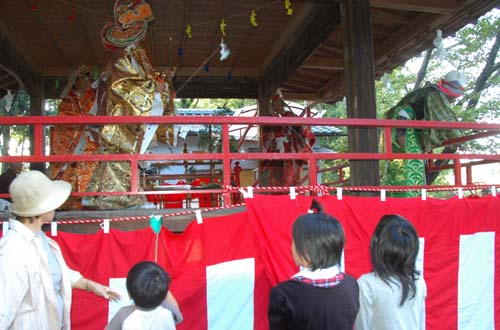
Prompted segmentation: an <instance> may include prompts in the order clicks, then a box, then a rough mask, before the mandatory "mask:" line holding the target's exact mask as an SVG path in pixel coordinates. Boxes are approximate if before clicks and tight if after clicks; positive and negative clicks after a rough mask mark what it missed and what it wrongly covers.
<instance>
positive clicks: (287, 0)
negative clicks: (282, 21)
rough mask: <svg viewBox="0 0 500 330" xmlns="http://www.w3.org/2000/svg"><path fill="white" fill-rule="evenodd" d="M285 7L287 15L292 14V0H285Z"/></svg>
mask: <svg viewBox="0 0 500 330" xmlns="http://www.w3.org/2000/svg"><path fill="white" fill-rule="evenodd" d="M285 9H286V14H287V15H288V16H291V15H293V9H292V2H291V1H290V0H285Z"/></svg>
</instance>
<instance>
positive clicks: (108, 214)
mask: <svg viewBox="0 0 500 330" xmlns="http://www.w3.org/2000/svg"><path fill="white" fill-rule="evenodd" d="M195 210H196V209H161V210H156V209H151V210H149V209H134V210H130V209H126V210H108V211H58V212H56V215H55V220H56V221H70V220H88V219H119V218H128V217H137V218H140V219H139V220H121V221H111V222H110V228H112V229H119V230H123V231H132V230H137V229H143V228H145V227H149V216H151V215H163V221H162V224H163V226H164V227H166V228H167V229H168V230H170V231H172V232H175V233H181V232H183V231H184V230H185V229H186V227H187V226H188V225H189V224H190V223H191V222H192V221H196V215H195V214H194V211H195ZM245 210H246V207H244V206H239V207H233V208H227V209H223V208H221V209H217V210H213V211H203V212H202V216H203V218H214V217H219V216H225V215H230V214H235V213H239V212H244V211H245ZM190 211H191V212H192V213H189V214H185V213H186V212H190ZM179 213H181V214H179ZM8 217H9V214H8V212H6V211H0V220H1V221H7V220H8ZM143 217H144V219H142V218H143ZM49 230H50V229H49ZM57 230H60V231H64V232H72V233H79V234H93V233H96V232H98V231H99V230H101V227H100V224H99V223H98V222H95V223H71V224H62V223H60V224H58V226H57Z"/></svg>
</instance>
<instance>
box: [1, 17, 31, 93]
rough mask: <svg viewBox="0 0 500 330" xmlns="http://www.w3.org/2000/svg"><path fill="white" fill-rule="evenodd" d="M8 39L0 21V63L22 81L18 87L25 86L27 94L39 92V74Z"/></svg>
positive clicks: (7, 34)
mask: <svg viewBox="0 0 500 330" xmlns="http://www.w3.org/2000/svg"><path fill="white" fill-rule="evenodd" d="M10 40H12V39H11V38H10V36H9V33H8V31H7V29H5V28H4V26H3V25H2V24H1V23H0V49H1V51H0V63H2V67H3V68H4V69H5V70H6V71H7V72H12V73H14V74H15V76H14V77H16V78H17V79H20V80H21V81H22V83H21V84H20V85H21V86H19V87H23V88H25V89H26V91H27V92H28V94H30V95H35V94H36V93H37V92H39V83H40V81H41V76H40V75H39V74H38V73H37V72H36V70H35V69H34V67H33V65H32V64H31V63H30V62H28V60H27V58H26V56H24V54H22V53H21V52H20V51H19V50H18V48H17V47H15V46H14V44H13V43H12V42H11V41H10Z"/></svg>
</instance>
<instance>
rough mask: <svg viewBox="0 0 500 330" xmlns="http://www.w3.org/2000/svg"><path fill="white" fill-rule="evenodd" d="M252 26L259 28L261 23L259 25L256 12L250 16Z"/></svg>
mask: <svg viewBox="0 0 500 330" xmlns="http://www.w3.org/2000/svg"><path fill="white" fill-rule="evenodd" d="M250 24H252V26H253V27H257V26H259V23H257V13H256V12H255V10H252V14H251V15H250Z"/></svg>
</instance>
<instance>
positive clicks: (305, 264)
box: [268, 201, 359, 330]
mask: <svg viewBox="0 0 500 330" xmlns="http://www.w3.org/2000/svg"><path fill="white" fill-rule="evenodd" d="M311 209H312V210H313V211H316V212H315V213H310V214H304V215H301V216H299V217H298V218H297V220H295V222H294V224H293V229H292V255H293V260H294V261H295V263H296V264H297V266H300V268H301V270H300V272H299V273H297V274H295V275H294V276H292V278H291V279H290V280H287V281H284V282H282V283H280V284H278V285H277V286H275V287H273V288H272V289H271V294H270V298H269V309H268V316H269V329H270V330H278V329H287V330H292V329H297V330H313V329H314V330H317V329H336V330H343V329H345V330H352V327H353V324H354V320H355V318H356V313H357V312H358V309H359V302H358V285H357V283H356V280H355V279H354V278H353V277H351V276H349V275H347V274H344V273H342V272H341V271H340V259H341V256H342V250H343V249H344V243H345V236H344V230H343V229H342V226H341V225H340V223H339V222H338V221H337V220H336V219H335V218H334V217H332V216H331V215H328V214H326V213H324V212H323V209H322V207H321V205H320V204H319V203H317V202H316V201H313V203H312V206H311Z"/></svg>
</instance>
